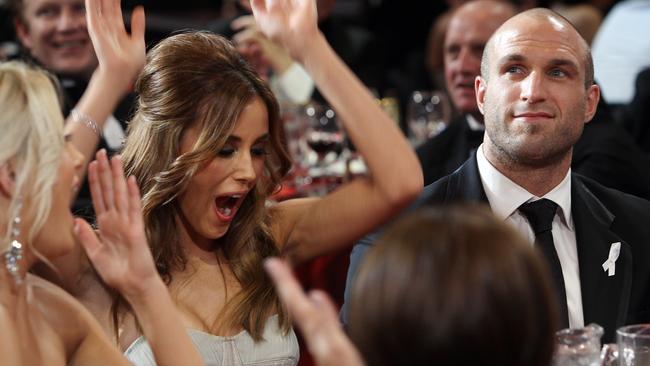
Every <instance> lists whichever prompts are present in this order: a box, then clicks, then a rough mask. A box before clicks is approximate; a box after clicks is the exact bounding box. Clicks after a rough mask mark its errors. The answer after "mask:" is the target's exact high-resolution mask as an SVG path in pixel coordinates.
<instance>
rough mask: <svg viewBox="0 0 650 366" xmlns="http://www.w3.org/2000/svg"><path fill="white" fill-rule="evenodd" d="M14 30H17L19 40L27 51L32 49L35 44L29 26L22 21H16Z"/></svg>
mask: <svg viewBox="0 0 650 366" xmlns="http://www.w3.org/2000/svg"><path fill="white" fill-rule="evenodd" d="M14 29H15V30H16V36H18V40H19V41H20V43H21V44H22V45H23V47H25V48H27V49H30V50H31V49H32V46H33V45H34V42H32V36H31V35H30V34H29V28H28V27H27V25H26V24H25V23H24V22H23V21H22V20H20V19H18V18H16V19H14Z"/></svg>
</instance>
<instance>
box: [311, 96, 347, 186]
mask: <svg viewBox="0 0 650 366" xmlns="http://www.w3.org/2000/svg"><path fill="white" fill-rule="evenodd" d="M304 111H305V116H306V118H307V126H306V129H305V133H304V141H305V143H306V145H307V146H308V148H309V152H308V154H307V164H308V165H309V175H310V176H311V177H312V179H314V181H315V182H314V183H318V182H321V183H324V184H325V185H326V188H325V190H327V191H329V190H331V189H332V188H334V186H335V185H338V184H339V183H340V180H341V179H342V178H343V177H344V176H345V173H346V154H349V151H348V149H347V147H346V143H345V132H344V130H343V129H342V128H341V126H340V125H339V123H338V121H337V119H336V113H335V112H334V110H332V109H331V108H330V107H329V106H327V105H323V104H320V103H316V102H312V103H310V104H308V105H306V106H305V108H304ZM320 193H326V192H320ZM320 193H317V194H320Z"/></svg>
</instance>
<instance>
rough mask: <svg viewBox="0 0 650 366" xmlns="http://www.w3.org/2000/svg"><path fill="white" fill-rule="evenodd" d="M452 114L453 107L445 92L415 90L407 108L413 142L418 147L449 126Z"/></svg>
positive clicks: (410, 135) (410, 137)
mask: <svg viewBox="0 0 650 366" xmlns="http://www.w3.org/2000/svg"><path fill="white" fill-rule="evenodd" d="M450 116H451V107H450V105H449V100H448V98H447V96H446V95H445V94H444V93H442V92H440V91H422V90H416V91H414V92H413V93H412V94H411V97H410V99H409V102H408V105H407V110H406V118H407V123H408V127H409V139H410V141H411V144H412V145H413V146H414V147H417V146H419V145H421V144H422V143H424V142H425V141H426V140H428V139H430V138H431V137H433V136H435V135H437V134H439V133H440V132H442V130H444V129H445V128H446V127H447V123H448V122H449V118H450Z"/></svg>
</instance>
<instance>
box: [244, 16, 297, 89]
mask: <svg viewBox="0 0 650 366" xmlns="http://www.w3.org/2000/svg"><path fill="white" fill-rule="evenodd" d="M231 27H232V28H233V29H234V30H236V31H237V33H236V34H235V35H234V36H233V40H234V41H235V43H236V44H237V50H238V51H239V53H240V54H241V55H242V57H244V58H245V59H246V61H248V62H249V64H251V66H253V67H254V68H255V70H256V71H257V73H258V74H260V76H265V75H266V72H267V71H268V70H267V69H268V65H269V64H270V66H271V67H272V68H273V72H275V73H276V74H278V75H280V74H282V73H283V72H284V71H286V70H287V69H288V68H289V66H291V64H292V63H293V60H292V59H291V56H289V54H288V53H287V51H286V50H285V49H284V48H282V47H281V46H280V45H278V44H277V43H275V42H273V41H271V40H270V39H268V38H267V37H266V36H265V35H264V34H263V33H262V32H261V31H260V30H259V28H258V27H257V24H256V23H255V18H253V17H252V16H250V15H244V16H241V17H239V18H237V19H235V20H233V22H232V23H231Z"/></svg>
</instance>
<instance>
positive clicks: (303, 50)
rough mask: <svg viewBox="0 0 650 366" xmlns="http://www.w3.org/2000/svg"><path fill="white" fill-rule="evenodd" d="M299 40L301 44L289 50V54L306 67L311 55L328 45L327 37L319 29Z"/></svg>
mask: <svg viewBox="0 0 650 366" xmlns="http://www.w3.org/2000/svg"><path fill="white" fill-rule="evenodd" d="M299 39H300V42H299V43H298V44H297V45H295V46H294V47H291V48H289V53H290V55H291V57H292V58H293V59H294V60H296V61H298V62H300V63H301V64H303V65H305V63H306V62H307V60H308V59H309V57H310V56H311V55H313V54H314V53H315V52H318V50H319V48H320V47H323V46H324V45H326V44H327V40H326V39H325V36H324V35H323V33H322V32H321V31H320V29H318V28H316V30H315V31H313V32H310V33H309V34H307V35H305V36H303V37H300V38H299Z"/></svg>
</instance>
